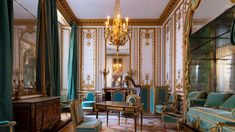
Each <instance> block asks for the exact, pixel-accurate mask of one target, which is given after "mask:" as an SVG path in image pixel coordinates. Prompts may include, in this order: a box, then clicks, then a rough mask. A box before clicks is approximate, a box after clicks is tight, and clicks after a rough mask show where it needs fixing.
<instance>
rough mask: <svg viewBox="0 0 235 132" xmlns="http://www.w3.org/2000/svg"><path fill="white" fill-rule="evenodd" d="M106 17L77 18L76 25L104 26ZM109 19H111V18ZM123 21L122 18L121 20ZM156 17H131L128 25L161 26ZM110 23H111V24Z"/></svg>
mask: <svg viewBox="0 0 235 132" xmlns="http://www.w3.org/2000/svg"><path fill="white" fill-rule="evenodd" d="M105 21H107V20H106V19H78V20H77V25H78V26H104V24H105ZM110 21H113V20H112V19H111V20H110ZM123 21H124V20H123ZM160 24H161V22H160V21H159V20H158V19H131V21H129V25H130V26H161V25H160ZM111 25H112V24H111Z"/></svg>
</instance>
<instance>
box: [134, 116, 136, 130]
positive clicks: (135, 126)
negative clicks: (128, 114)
mask: <svg viewBox="0 0 235 132" xmlns="http://www.w3.org/2000/svg"><path fill="white" fill-rule="evenodd" d="M134 122H135V123H134V124H135V126H134V127H135V129H134V132H136V116H135V115H134Z"/></svg>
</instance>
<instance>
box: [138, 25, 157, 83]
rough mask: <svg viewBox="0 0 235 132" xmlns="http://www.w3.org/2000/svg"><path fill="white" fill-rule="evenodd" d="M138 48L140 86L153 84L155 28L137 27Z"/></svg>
mask: <svg viewBox="0 0 235 132" xmlns="http://www.w3.org/2000/svg"><path fill="white" fill-rule="evenodd" d="M139 50H140V65H139V66H140V68H139V69H140V72H139V74H140V75H139V77H140V84H141V85H142V86H151V85H154V81H153V80H154V77H155V75H154V74H155V73H154V50H155V29H154V28H140V29H139Z"/></svg>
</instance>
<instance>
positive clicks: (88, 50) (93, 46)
mask: <svg viewBox="0 0 235 132" xmlns="http://www.w3.org/2000/svg"><path fill="white" fill-rule="evenodd" d="M81 39H82V44H81V49H82V71H81V77H82V78H81V79H82V80H81V81H82V82H81V83H82V87H81V88H82V90H95V88H96V81H97V80H96V71H97V69H96V61H97V60H96V59H97V57H96V53H97V29H96V28H82V34H81Z"/></svg>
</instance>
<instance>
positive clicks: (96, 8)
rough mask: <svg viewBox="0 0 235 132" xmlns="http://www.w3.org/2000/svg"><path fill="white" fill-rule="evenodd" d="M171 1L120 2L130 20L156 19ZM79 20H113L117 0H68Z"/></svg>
mask: <svg viewBox="0 0 235 132" xmlns="http://www.w3.org/2000/svg"><path fill="white" fill-rule="evenodd" d="M169 1H170V0H120V3H121V13H122V16H123V17H127V16H128V17H129V18H130V19H156V18H159V17H160V15H161V14H162V11H163V10H164V9H165V7H166V5H167V4H168V2H169ZM67 2H68V4H69V6H70V8H71V9H72V11H73V13H74V14H75V15H76V17H77V18H79V19H106V17H107V16H108V15H109V16H110V17H111V18H112V16H113V12H114V3H115V0H67Z"/></svg>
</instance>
